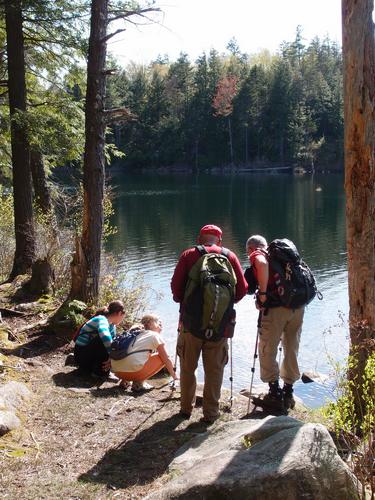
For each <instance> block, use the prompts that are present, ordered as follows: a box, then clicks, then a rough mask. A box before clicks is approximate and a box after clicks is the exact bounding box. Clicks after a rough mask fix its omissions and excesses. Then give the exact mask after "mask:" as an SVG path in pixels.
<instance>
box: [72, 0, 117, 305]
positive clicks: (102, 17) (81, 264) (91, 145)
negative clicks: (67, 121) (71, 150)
mask: <svg viewBox="0 0 375 500" xmlns="http://www.w3.org/2000/svg"><path fill="white" fill-rule="evenodd" d="M107 24H108V0H92V4H91V28H90V40H89V52H88V60H87V89H86V109H85V133H86V142H85V154H84V163H83V190H84V206H83V227H82V238H81V240H80V241H77V243H76V249H77V251H76V253H75V256H74V258H73V262H72V288H71V292H70V296H71V298H77V299H81V300H83V301H85V302H88V303H93V302H95V301H96V300H97V298H98V292H99V276H100V256H101V244H102V233H103V193H104V143H105V120H104V97H105V79H106V77H105V62H106V49H107V44H106V33H107Z"/></svg>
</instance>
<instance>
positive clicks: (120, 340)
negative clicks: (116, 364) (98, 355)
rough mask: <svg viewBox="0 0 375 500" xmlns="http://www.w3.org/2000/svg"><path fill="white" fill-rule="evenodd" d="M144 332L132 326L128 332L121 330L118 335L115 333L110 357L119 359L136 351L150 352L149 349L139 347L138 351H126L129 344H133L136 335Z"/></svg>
mask: <svg viewBox="0 0 375 500" xmlns="http://www.w3.org/2000/svg"><path fill="white" fill-rule="evenodd" d="M142 332H144V330H141V329H140V328H134V329H133V330H130V331H129V332H123V333H121V334H120V335H116V337H115V338H114V339H113V342H112V344H111V352H110V353H109V357H110V358H111V359H115V360H117V361H118V360H120V359H124V358H126V357H128V356H130V355H131V354H135V353H136V352H150V353H151V352H152V350H151V349H139V350H138V351H133V352H130V353H129V352H128V349H129V347H130V346H133V345H134V343H135V341H136V339H137V337H138V335H139V334H140V333H142Z"/></svg>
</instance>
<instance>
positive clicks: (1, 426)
mask: <svg viewBox="0 0 375 500" xmlns="http://www.w3.org/2000/svg"><path fill="white" fill-rule="evenodd" d="M20 425H21V421H20V419H19V418H18V417H17V416H16V415H15V414H14V413H12V412H11V411H2V410H0V436H3V435H4V434H6V433H7V432H9V431H13V430H14V429H17V428H18V427H20Z"/></svg>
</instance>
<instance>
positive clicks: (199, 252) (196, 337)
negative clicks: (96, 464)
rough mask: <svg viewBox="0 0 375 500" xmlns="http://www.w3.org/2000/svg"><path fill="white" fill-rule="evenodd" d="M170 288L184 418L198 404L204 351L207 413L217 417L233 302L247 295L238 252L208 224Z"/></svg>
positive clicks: (184, 256) (182, 258)
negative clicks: (176, 327)
mask: <svg viewBox="0 0 375 500" xmlns="http://www.w3.org/2000/svg"><path fill="white" fill-rule="evenodd" d="M171 289H172V294H173V300H174V301H175V302H178V303H180V327H179V336H178V339H177V354H178V356H179V358H180V386H181V411H180V416H181V417H182V418H187V419H188V418H190V416H191V413H192V411H193V408H194V406H195V398H196V395H195V391H196V385H197V381H196V376H195V370H196V368H197V366H198V360H199V357H200V354H201V353H202V360H203V369H204V374H205V378H204V390H203V418H202V420H203V421H204V422H206V423H207V424H210V423H212V422H214V421H215V420H216V419H217V418H218V416H219V400H220V393H221V384H222V380H223V373H224V367H225V365H226V364H227V362H228V338H230V337H232V336H233V329H234V324H235V311H234V308H233V304H234V303H235V302H238V301H239V300H241V299H242V297H244V296H245V295H246V291H247V284H246V281H245V278H244V275H243V272H242V269H241V265H240V263H239V260H238V258H237V256H236V255H235V254H234V253H233V252H231V251H230V250H228V249H226V248H223V247H222V231H221V229H220V228H219V227H218V226H215V225H212V224H208V225H206V226H203V227H202V229H201V230H200V232H199V237H198V245H197V246H194V247H191V248H188V249H187V250H185V251H184V252H183V253H182V254H181V256H180V259H179V261H178V263H177V266H176V268H175V271H174V274H173V277H172V281H171Z"/></svg>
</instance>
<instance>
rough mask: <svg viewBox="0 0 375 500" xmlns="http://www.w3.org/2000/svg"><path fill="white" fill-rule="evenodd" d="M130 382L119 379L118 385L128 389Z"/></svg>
mask: <svg viewBox="0 0 375 500" xmlns="http://www.w3.org/2000/svg"><path fill="white" fill-rule="evenodd" d="M130 384H131V382H129V381H128V380H121V382H120V383H119V385H118V386H119V387H120V389H124V390H127V389H130Z"/></svg>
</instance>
